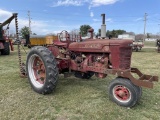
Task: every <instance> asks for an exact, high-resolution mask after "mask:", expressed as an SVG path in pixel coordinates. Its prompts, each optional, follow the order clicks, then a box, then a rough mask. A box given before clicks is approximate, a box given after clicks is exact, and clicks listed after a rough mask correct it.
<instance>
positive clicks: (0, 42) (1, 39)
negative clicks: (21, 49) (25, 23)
mask: <svg viewBox="0 0 160 120" xmlns="http://www.w3.org/2000/svg"><path fill="white" fill-rule="evenodd" d="M16 16H17V13H14V14H13V15H12V16H11V17H10V18H8V19H7V20H6V21H4V22H3V23H0V52H1V55H9V54H10V48H11V51H13V50H14V48H13V44H12V41H11V39H9V37H7V35H6V34H5V30H4V29H3V26H5V25H7V24H8V26H7V29H9V24H10V23H11V21H12V20H13V19H14V18H15V17H16ZM7 29H6V30H7Z"/></svg>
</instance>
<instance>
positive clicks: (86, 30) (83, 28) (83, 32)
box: [80, 25, 91, 36]
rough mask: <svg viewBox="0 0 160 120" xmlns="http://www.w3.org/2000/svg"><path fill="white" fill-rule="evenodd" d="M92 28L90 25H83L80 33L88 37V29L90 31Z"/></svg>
mask: <svg viewBox="0 0 160 120" xmlns="http://www.w3.org/2000/svg"><path fill="white" fill-rule="evenodd" d="M90 28H91V26H90V25H81V26H80V33H81V35H82V36H85V35H87V32H88V29H90Z"/></svg>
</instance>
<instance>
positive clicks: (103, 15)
mask: <svg viewBox="0 0 160 120" xmlns="http://www.w3.org/2000/svg"><path fill="white" fill-rule="evenodd" d="M101 16H102V25H101V38H102V39H105V38H106V24H105V14H101Z"/></svg>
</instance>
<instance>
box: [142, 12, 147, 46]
mask: <svg viewBox="0 0 160 120" xmlns="http://www.w3.org/2000/svg"><path fill="white" fill-rule="evenodd" d="M146 21H147V13H145V14H144V33H143V43H144V41H145V35H146Z"/></svg>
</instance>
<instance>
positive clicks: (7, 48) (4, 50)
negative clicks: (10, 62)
mask: <svg viewBox="0 0 160 120" xmlns="http://www.w3.org/2000/svg"><path fill="white" fill-rule="evenodd" d="M1 54H2V55H9V54H10V48H9V42H4V49H3V50H1Z"/></svg>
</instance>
